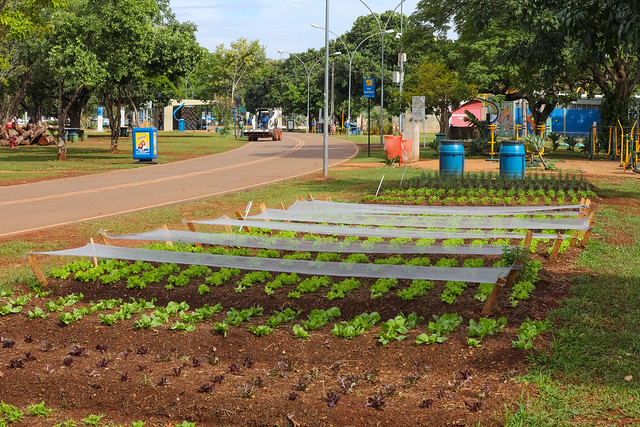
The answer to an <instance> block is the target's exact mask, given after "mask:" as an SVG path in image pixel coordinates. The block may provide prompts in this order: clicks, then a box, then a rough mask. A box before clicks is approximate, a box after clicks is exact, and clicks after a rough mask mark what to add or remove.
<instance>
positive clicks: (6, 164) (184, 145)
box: [0, 132, 246, 183]
mask: <svg viewBox="0 0 640 427" xmlns="http://www.w3.org/2000/svg"><path fill="white" fill-rule="evenodd" d="M109 144H110V142H109V137H108V135H107V134H106V133H99V134H98V133H95V134H94V133H91V134H90V136H89V139H88V140H87V141H79V142H77V143H71V142H68V143H67V161H64V162H60V161H57V160H56V159H57V155H58V148H57V146H55V145H48V146H44V147H43V146H39V145H33V146H20V148H19V149H15V150H9V149H8V148H7V147H2V148H3V149H0V183H2V182H7V181H17V180H23V181H26V180H31V181H33V180H41V179H51V178H60V177H65V176H75V175H89V174H95V173H102V172H106V171H109V170H114V169H130V168H135V167H139V165H137V164H136V163H137V162H135V161H134V160H133V158H132V149H133V147H132V143H131V137H130V136H129V137H126V138H120V139H119V142H118V149H119V151H118V153H116V154H110V153H109ZM157 144H158V159H157V160H158V162H159V163H170V162H175V161H178V160H183V159H187V158H193V157H199V156H204V155H209V154H216V153H221V152H224V151H228V150H231V149H234V148H239V147H241V146H242V145H244V144H246V139H244V140H241V139H238V140H235V139H234V138H233V136H228V137H222V136H220V135H217V134H205V133H202V134H178V133H177V132H160V133H159V134H158V143H157Z"/></svg>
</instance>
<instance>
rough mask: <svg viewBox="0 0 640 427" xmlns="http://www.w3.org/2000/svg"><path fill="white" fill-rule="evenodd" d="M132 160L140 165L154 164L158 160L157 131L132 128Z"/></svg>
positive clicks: (154, 129) (155, 129)
mask: <svg viewBox="0 0 640 427" xmlns="http://www.w3.org/2000/svg"><path fill="white" fill-rule="evenodd" d="M132 139H133V158H134V159H136V160H138V161H139V162H140V163H156V162H154V161H153V160H154V159H156V158H158V129H157V128H133V138H132Z"/></svg>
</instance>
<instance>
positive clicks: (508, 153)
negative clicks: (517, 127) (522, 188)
mask: <svg viewBox="0 0 640 427" xmlns="http://www.w3.org/2000/svg"><path fill="white" fill-rule="evenodd" d="M524 162H525V150H524V145H522V142H521V141H514V140H512V139H507V140H504V141H502V142H501V143H500V175H504V176H508V177H511V178H524Z"/></svg>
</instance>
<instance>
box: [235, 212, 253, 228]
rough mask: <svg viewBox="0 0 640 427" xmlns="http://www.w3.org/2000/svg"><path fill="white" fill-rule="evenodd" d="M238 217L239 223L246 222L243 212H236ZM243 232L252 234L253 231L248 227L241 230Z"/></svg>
mask: <svg viewBox="0 0 640 427" xmlns="http://www.w3.org/2000/svg"><path fill="white" fill-rule="evenodd" d="M236 217H237V218H238V220H239V221H244V215H242V212H240V211H236ZM240 230H241V231H246V232H247V233H251V229H250V228H249V227H246V226H242V227H241V228H240Z"/></svg>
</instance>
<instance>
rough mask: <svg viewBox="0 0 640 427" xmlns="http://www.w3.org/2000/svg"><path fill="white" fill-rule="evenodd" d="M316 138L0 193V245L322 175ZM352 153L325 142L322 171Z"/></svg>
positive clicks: (289, 138)
mask: <svg viewBox="0 0 640 427" xmlns="http://www.w3.org/2000/svg"><path fill="white" fill-rule="evenodd" d="M322 153H323V146H322V135H306V134H297V133H295V134H287V133H285V134H284V135H283V138H282V141H271V140H260V141H258V142H254V143H249V144H247V145H246V146H244V147H242V148H239V149H237V150H232V151H228V152H226V153H221V154H215V155H211V156H206V157H200V158H197V159H192V160H184V161H180V162H175V163H169V164H163V165H150V166H141V167H139V168H135V169H129V170H121V171H114V172H109V173H105V174H100V175H90V176H82V177H76V178H65V179H59V180H53V181H43V182H38V183H31V184H23V185H14V186H8V187H0V218H2V221H0V238H3V237H10V236H15V235H19V234H23V233H28V232H32V231H37V230H41V229H45V228H50V227H57V226H61V225H66V224H71V223H76V222H80V221H88V220H93V219H99V218H104V217H108V216H113V215H120V214H125V213H130V212H135V211H140V210H144V209H151V208H157V207H160V206H167V205H171V204H176V203H182V202H188V201H192V200H196V199H202V198H205V197H212V196H218V195H221V194H227V193H231V192H235V191H240V190H246V189H249V188H254V187H259V186H263V185H267V184H271V183H274V182H278V181H282V180H285V179H289V178H294V177H297V176H301V175H306V174H308V173H311V172H314V171H318V170H320V171H321V170H322V166H323V165H322ZM356 153H357V147H356V146H355V145H353V144H351V143H349V142H347V141H344V140H341V139H333V138H330V139H329V166H332V165H336V164H338V163H341V162H343V161H345V160H347V159H349V158H350V157H352V156H354V155H355V154H356Z"/></svg>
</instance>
